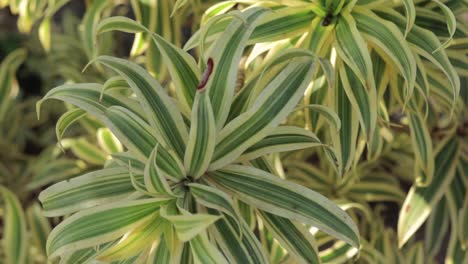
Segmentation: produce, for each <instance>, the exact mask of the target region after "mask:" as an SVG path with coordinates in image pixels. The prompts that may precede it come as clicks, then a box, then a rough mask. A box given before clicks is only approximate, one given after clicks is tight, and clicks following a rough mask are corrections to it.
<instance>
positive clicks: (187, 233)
mask: <svg viewBox="0 0 468 264" xmlns="http://www.w3.org/2000/svg"><path fill="white" fill-rule="evenodd" d="M161 216H162V217H164V218H166V219H167V220H168V221H169V222H171V224H173V225H174V228H175V230H176V233H177V237H178V238H179V239H180V240H181V241H184V242H186V241H189V240H190V239H192V238H194V237H195V236H196V235H198V234H200V233H201V232H204V231H205V230H206V228H208V227H209V226H210V225H211V224H213V223H214V222H216V221H217V220H218V219H219V218H220V217H219V216H217V215H209V214H189V213H187V214H183V215H169V214H167V213H166V212H165V211H161Z"/></svg>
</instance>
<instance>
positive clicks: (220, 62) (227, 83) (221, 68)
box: [206, 8, 266, 130]
mask: <svg viewBox="0 0 468 264" xmlns="http://www.w3.org/2000/svg"><path fill="white" fill-rule="evenodd" d="M265 12H266V10H265V9H263V8H251V9H248V10H246V11H244V12H243V13H242V15H241V16H242V18H244V19H245V21H246V23H244V22H243V21H241V20H239V19H234V20H233V21H232V22H231V23H230V25H229V26H228V27H227V28H226V30H225V31H224V33H223V34H222V35H221V36H220V37H219V38H218V39H217V41H216V42H215V43H214V44H213V47H212V51H211V53H210V54H209V56H208V57H209V58H211V59H212V60H213V62H214V68H213V73H212V74H211V77H210V79H209V80H208V83H207V84H206V89H207V90H208V92H209V95H210V99H211V104H212V107H213V113H214V115H215V120H216V127H217V129H218V130H220V129H221V128H222V127H223V126H224V123H225V122H226V119H227V117H228V114H229V109H230V108H231V103H232V98H233V96H234V90H235V86H236V80H237V72H238V66H239V62H240V59H241V56H242V52H243V50H244V47H245V45H246V44H247V40H248V39H249V36H250V34H252V32H253V30H254V28H255V26H256V25H257V23H258V21H259V20H260V18H261V17H262V16H263V15H264V14H265Z"/></svg>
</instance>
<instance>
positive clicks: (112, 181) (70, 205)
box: [39, 167, 143, 217]
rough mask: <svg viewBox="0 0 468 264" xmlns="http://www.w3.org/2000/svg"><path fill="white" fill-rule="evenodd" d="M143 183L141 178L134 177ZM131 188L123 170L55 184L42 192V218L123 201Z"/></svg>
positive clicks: (95, 173) (132, 190) (91, 174)
mask: <svg viewBox="0 0 468 264" xmlns="http://www.w3.org/2000/svg"><path fill="white" fill-rule="evenodd" d="M135 178H136V179H137V180H138V181H141V182H142V181H143V175H141V174H140V175H136V176H135ZM135 191H136V190H135V188H134V187H133V185H132V182H131V179H130V173H129V171H128V169H127V168H123V167H120V168H119V167H117V168H107V169H102V170H98V171H94V172H90V173H87V174H84V175H82V176H79V177H75V178H73V179H71V180H66V181H62V182H59V183H56V184H54V185H52V186H50V187H49V188H47V189H45V190H44V191H42V192H41V193H40V195H39V200H40V201H41V203H42V207H43V209H44V215H46V216H49V217H51V216H60V215H66V214H70V213H73V212H76V211H80V210H83V209H86V208H89V207H94V206H97V205H101V204H105V203H108V202H111V201H116V200H119V199H123V198H125V197H127V196H129V195H131V194H132V193H133V192H135Z"/></svg>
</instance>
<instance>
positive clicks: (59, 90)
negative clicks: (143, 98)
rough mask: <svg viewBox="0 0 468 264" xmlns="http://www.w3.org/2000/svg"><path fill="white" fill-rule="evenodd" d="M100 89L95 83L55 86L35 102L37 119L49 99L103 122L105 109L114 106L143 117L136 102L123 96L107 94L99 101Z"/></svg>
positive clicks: (100, 86) (99, 85)
mask: <svg viewBox="0 0 468 264" xmlns="http://www.w3.org/2000/svg"><path fill="white" fill-rule="evenodd" d="M101 88H102V85H101V84H97V83H80V84H65V85H61V86H57V87H55V88H54V89H52V90H50V91H49V92H48V93H47V94H46V95H45V96H44V97H43V98H42V99H41V100H40V101H38V102H37V104H36V112H37V115H38V117H39V115H40V110H41V106H42V104H43V103H44V101H46V100H49V99H58V100H62V101H64V102H67V103H70V104H72V105H75V106H77V107H79V108H81V109H83V110H85V111H86V112H88V113H91V114H92V115H93V116H95V117H96V118H98V119H100V121H104V119H105V118H104V113H105V111H106V110H107V108H108V107H110V106H114V105H117V106H122V107H125V108H127V109H129V111H131V112H133V113H135V114H136V115H138V116H140V117H141V116H142V115H143V113H142V110H141V107H140V106H139V105H138V102H136V101H134V100H131V99H129V98H126V97H124V96H121V95H117V94H112V95H111V94H108V95H106V96H104V97H103V98H102V100H100V99H99V98H100V96H101Z"/></svg>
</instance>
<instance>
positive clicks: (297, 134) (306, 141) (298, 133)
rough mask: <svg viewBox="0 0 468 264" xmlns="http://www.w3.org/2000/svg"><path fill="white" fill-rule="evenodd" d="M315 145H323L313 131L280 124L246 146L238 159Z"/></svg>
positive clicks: (251, 158) (253, 157) (249, 158)
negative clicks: (257, 140)
mask: <svg viewBox="0 0 468 264" xmlns="http://www.w3.org/2000/svg"><path fill="white" fill-rule="evenodd" d="M317 146H323V144H322V142H321V141H320V139H319V138H318V137H317V136H316V135H315V134H314V133H312V132H310V131H308V130H305V129H303V128H301V127H295V126H280V127H277V128H276V129H275V130H273V132H271V133H270V134H269V135H268V136H266V137H265V138H264V139H262V140H260V141H259V142H257V143H255V144H254V145H252V146H251V147H250V148H248V149H247V150H246V151H245V152H244V153H243V154H242V156H240V157H239V160H241V161H247V160H253V159H256V158H258V157H261V156H264V155H267V154H270V153H277V152H283V151H293V150H299V149H305V148H311V147H317Z"/></svg>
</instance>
